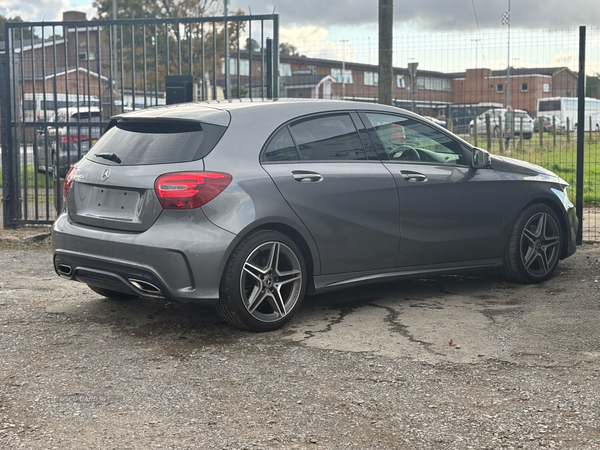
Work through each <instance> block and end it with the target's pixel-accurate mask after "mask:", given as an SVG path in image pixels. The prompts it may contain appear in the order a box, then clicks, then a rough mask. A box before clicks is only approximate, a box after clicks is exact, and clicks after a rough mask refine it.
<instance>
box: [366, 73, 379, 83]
mask: <svg viewBox="0 0 600 450" xmlns="http://www.w3.org/2000/svg"><path fill="white" fill-rule="evenodd" d="M364 77H365V79H364V82H365V86H378V85H379V74H378V73H377V72H365V73H364Z"/></svg>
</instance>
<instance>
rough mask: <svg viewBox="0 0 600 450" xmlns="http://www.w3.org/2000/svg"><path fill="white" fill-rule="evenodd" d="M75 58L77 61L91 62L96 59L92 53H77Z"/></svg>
mask: <svg viewBox="0 0 600 450" xmlns="http://www.w3.org/2000/svg"><path fill="white" fill-rule="evenodd" d="M77 57H78V58H79V61H93V60H95V59H96V56H95V55H94V54H93V53H78V54H77Z"/></svg>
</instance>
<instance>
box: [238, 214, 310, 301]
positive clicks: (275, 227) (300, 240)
mask: <svg viewBox="0 0 600 450" xmlns="http://www.w3.org/2000/svg"><path fill="white" fill-rule="evenodd" d="M257 229H258V230H272V231H278V232H280V233H282V234H285V235H286V236H288V237H289V238H290V239H292V240H293V241H294V242H295V243H296V245H297V246H298V248H300V251H301V252H302V256H303V257H304V261H305V264H306V270H307V275H308V285H307V293H308V294H311V293H312V292H313V291H314V282H313V277H314V274H315V261H314V260H313V253H312V252H311V250H310V247H309V245H308V243H307V242H306V240H305V239H304V237H303V236H302V234H300V232H298V231H297V230H296V229H294V228H293V227H291V226H289V225H285V224H282V223H277V222H272V223H266V224H263V225H261V226H259V227H257V228H255V229H254V230H252V231H250V232H249V233H251V232H253V231H255V230H257Z"/></svg>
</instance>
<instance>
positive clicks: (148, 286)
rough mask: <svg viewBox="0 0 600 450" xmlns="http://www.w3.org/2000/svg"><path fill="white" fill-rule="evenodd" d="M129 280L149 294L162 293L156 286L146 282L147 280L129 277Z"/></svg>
mask: <svg viewBox="0 0 600 450" xmlns="http://www.w3.org/2000/svg"><path fill="white" fill-rule="evenodd" d="M129 282H130V283H131V284H133V285H134V286H135V287H136V288H137V289H139V290H140V291H142V292H147V293H149V294H162V291H161V290H160V289H159V288H158V287H156V286H154V285H153V284H152V283H148V282H147V281H144V280H137V279H135V278H129Z"/></svg>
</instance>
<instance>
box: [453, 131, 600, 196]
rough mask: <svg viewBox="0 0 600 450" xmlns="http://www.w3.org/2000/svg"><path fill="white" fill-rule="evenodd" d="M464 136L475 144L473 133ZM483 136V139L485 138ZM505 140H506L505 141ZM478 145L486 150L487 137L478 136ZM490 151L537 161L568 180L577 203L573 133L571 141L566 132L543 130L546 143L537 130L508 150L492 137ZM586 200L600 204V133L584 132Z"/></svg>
mask: <svg viewBox="0 0 600 450" xmlns="http://www.w3.org/2000/svg"><path fill="white" fill-rule="evenodd" d="M463 138H464V139H465V140H466V141H467V142H470V143H471V144H474V139H473V137H471V136H463ZM482 138H483V139H482ZM503 143H504V142H503ZM477 144H478V146H479V147H480V148H485V149H487V139H486V138H485V136H478V142H477ZM489 151H490V153H492V154H495V155H504V156H510V157H512V158H516V159H521V160H523V161H528V162H532V163H534V164H538V165H540V166H542V167H544V168H545V169H548V170H551V171H552V172H554V173H556V174H557V175H558V176H560V177H561V178H563V179H564V180H565V181H566V182H568V183H569V184H570V185H571V187H570V189H569V198H570V199H571V201H572V202H573V203H575V196H576V181H577V136H576V135H574V134H573V135H571V139H570V141H568V140H567V137H566V136H565V135H556V138H555V139H554V136H553V135H552V134H548V133H544V135H543V142H542V143H540V140H539V134H538V133H534V135H533V138H532V139H530V140H523V141H522V144H521V142H520V141H519V138H518V137H517V139H516V140H515V141H514V142H513V141H512V140H511V142H510V143H509V147H508V149H503V151H501V149H500V142H499V139H498V138H495V139H492V147H491V148H490V149H489ZM583 161H584V166H583V177H584V179H583V202H584V203H585V204H591V205H600V136H599V135H598V133H592V135H591V136H590V134H589V133H586V134H585V144H584V156H583Z"/></svg>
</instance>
